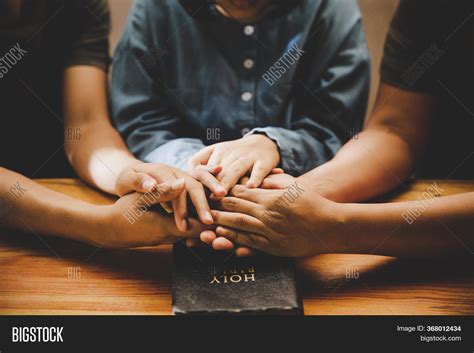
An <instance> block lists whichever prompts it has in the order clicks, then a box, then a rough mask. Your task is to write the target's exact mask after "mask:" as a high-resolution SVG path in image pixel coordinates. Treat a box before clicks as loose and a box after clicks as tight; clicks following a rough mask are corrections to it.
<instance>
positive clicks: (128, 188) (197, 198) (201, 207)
mask: <svg viewBox="0 0 474 353" xmlns="http://www.w3.org/2000/svg"><path fill="white" fill-rule="evenodd" d="M221 170H222V168H221V167H220V166H215V167H208V166H201V167H199V168H195V169H194V170H193V171H191V172H190V173H186V172H184V171H182V170H181V169H178V168H173V167H170V166H167V165H165V164H160V163H138V164H135V165H133V166H130V167H128V168H126V169H124V170H123V171H122V172H121V173H120V175H119V176H118V178H117V181H116V187H115V189H116V192H117V194H118V195H120V196H121V195H125V194H127V193H129V192H133V191H138V192H153V190H155V189H156V188H157V186H158V184H160V183H164V182H168V181H175V180H177V179H184V181H185V187H184V190H183V192H182V193H180V194H179V195H178V196H177V197H176V198H175V199H172V201H171V204H172V208H173V211H174V218H175V222H176V226H177V227H178V229H179V230H181V231H182V232H185V231H186V230H187V222H188V220H187V218H188V208H187V204H186V201H187V196H188V195H189V197H190V198H191V201H192V203H193V205H194V207H195V209H196V212H197V214H198V217H199V220H200V221H201V222H202V223H204V224H212V223H213V219H212V215H211V213H210V208H209V204H208V202H207V198H206V194H205V189H204V187H207V188H209V189H210V190H211V192H212V193H214V194H215V195H220V196H221V195H222V196H223V195H225V193H226V191H225V190H224V189H223V188H222V186H221V185H220V183H219V181H218V180H217V179H216V177H215V175H217V174H218V173H219V172H221Z"/></svg>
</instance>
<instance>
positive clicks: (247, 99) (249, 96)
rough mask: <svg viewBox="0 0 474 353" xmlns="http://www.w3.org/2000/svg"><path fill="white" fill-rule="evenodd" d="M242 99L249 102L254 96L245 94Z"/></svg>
mask: <svg viewBox="0 0 474 353" xmlns="http://www.w3.org/2000/svg"><path fill="white" fill-rule="evenodd" d="M241 98H242V100H243V101H244V102H248V101H250V100H251V99H252V98H253V94H252V93H251V92H244V93H242V97H241Z"/></svg>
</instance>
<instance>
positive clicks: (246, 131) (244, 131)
mask: <svg viewBox="0 0 474 353" xmlns="http://www.w3.org/2000/svg"><path fill="white" fill-rule="evenodd" d="M249 132H250V129H249V128H248V127H244V128H243V129H242V131H241V133H242V137H243V136H245V135H247V134H248V133H249Z"/></svg>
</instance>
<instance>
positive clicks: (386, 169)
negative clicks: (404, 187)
mask: <svg viewBox="0 0 474 353" xmlns="http://www.w3.org/2000/svg"><path fill="white" fill-rule="evenodd" d="M412 156H413V153H412V151H411V150H410V147H409V146H408V144H407V143H406V142H405V141H404V140H403V139H401V138H400V137H399V136H397V135H396V134H393V133H391V132H388V131H380V130H365V131H363V132H361V133H360V134H359V135H358V137H357V138H355V139H352V140H351V141H349V142H348V143H347V144H346V145H344V146H343V147H342V148H341V150H340V151H339V152H338V153H337V155H336V156H335V157H334V158H333V159H332V160H331V161H329V162H328V163H326V164H323V165H322V166H320V167H318V168H316V169H314V170H312V171H310V172H309V173H307V174H305V175H304V176H303V178H304V179H305V180H309V181H310V182H308V183H307V184H308V186H309V187H310V188H311V190H312V191H313V192H318V193H319V194H321V195H322V196H324V197H326V198H328V199H330V200H333V201H337V202H357V201H363V200H367V199H369V198H371V197H374V196H376V195H380V194H383V193H386V192H388V191H390V190H392V189H393V188H394V187H396V186H397V185H399V184H401V183H402V182H403V181H404V180H405V179H406V178H408V177H409V175H410V173H411V172H412V169H413V167H414V164H415V160H414V158H413V157H412Z"/></svg>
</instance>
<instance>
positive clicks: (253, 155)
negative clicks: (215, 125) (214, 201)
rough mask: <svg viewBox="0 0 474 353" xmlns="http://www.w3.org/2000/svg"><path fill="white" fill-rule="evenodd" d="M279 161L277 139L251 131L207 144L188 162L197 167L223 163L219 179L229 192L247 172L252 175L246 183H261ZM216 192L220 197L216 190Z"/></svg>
mask: <svg viewBox="0 0 474 353" xmlns="http://www.w3.org/2000/svg"><path fill="white" fill-rule="evenodd" d="M278 163H280V153H279V151H278V147H277V145H276V143H275V142H273V140H271V139H269V138H268V137H266V136H265V135H250V136H246V137H243V138H241V139H238V140H234V141H229V142H221V143H217V144H215V145H212V146H209V147H206V148H204V149H203V150H201V151H199V152H198V153H196V154H195V155H194V156H193V157H192V158H191V159H190V160H189V162H188V166H189V169H190V170H194V169H196V168H198V167H200V166H203V165H207V166H213V165H220V166H221V167H222V171H221V172H220V173H219V174H218V175H217V179H218V180H219V181H220V183H221V185H222V186H223V187H224V189H225V190H226V192H228V191H229V190H230V189H231V188H232V187H234V186H235V185H236V184H237V183H238V181H239V180H240V179H241V178H242V177H244V176H245V175H247V174H250V179H249V180H248V181H247V183H246V186H247V187H249V188H257V187H259V186H260V185H261V184H262V182H263V180H264V179H265V178H266V177H267V175H269V174H270V173H271V171H272V170H273V169H274V168H275V167H276V166H277V165H278ZM214 196H217V197H219V195H216V194H215V193H214ZM223 196H224V195H223Z"/></svg>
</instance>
